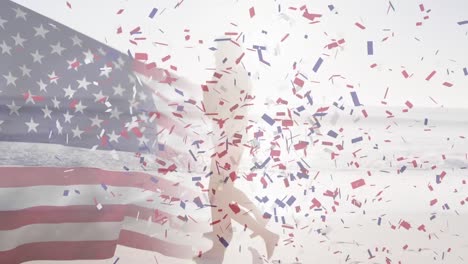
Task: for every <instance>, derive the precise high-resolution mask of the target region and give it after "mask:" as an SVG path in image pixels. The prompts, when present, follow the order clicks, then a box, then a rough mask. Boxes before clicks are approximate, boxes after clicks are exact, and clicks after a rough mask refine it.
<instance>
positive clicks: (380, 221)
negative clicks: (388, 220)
mask: <svg viewBox="0 0 468 264" xmlns="http://www.w3.org/2000/svg"><path fill="white" fill-rule="evenodd" d="M380 223H382V217H379V220H377V225H380Z"/></svg>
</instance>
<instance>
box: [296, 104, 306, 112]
mask: <svg viewBox="0 0 468 264" xmlns="http://www.w3.org/2000/svg"><path fill="white" fill-rule="evenodd" d="M304 110H305V107H304V106H303V105H301V106H299V107H298V108H296V111H298V112H302V111H304Z"/></svg>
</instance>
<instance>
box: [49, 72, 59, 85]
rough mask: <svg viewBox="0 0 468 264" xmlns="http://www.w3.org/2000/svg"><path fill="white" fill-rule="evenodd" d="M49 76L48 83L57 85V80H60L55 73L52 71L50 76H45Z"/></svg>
mask: <svg viewBox="0 0 468 264" xmlns="http://www.w3.org/2000/svg"><path fill="white" fill-rule="evenodd" d="M47 76H49V83H55V84H57V81H58V79H60V78H59V77H58V76H57V74H55V71H53V72H52V73H51V74H47Z"/></svg>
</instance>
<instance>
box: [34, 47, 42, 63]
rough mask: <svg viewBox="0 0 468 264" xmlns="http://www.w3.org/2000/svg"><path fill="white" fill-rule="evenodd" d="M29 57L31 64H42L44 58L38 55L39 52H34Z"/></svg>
mask: <svg viewBox="0 0 468 264" xmlns="http://www.w3.org/2000/svg"><path fill="white" fill-rule="evenodd" d="M31 56H32V57H33V62H37V63H39V64H42V59H43V58H44V56H43V55H41V54H39V50H36V52H35V53H31Z"/></svg>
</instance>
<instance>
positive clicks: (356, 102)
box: [351, 92, 362, 106]
mask: <svg viewBox="0 0 468 264" xmlns="http://www.w3.org/2000/svg"><path fill="white" fill-rule="evenodd" d="M351 98H352V99H353V103H354V106H361V105H362V104H361V103H360V102H359V98H358V97H357V94H356V92H351Z"/></svg>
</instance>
